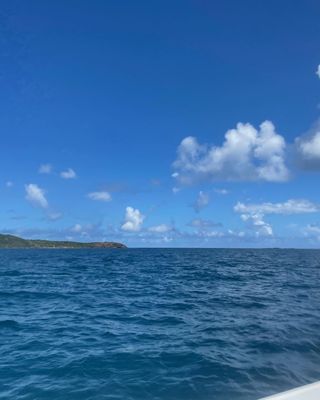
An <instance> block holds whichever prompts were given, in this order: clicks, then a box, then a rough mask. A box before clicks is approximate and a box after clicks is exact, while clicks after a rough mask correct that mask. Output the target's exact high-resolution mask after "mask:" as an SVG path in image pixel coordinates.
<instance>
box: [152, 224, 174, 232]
mask: <svg viewBox="0 0 320 400" xmlns="http://www.w3.org/2000/svg"><path fill="white" fill-rule="evenodd" d="M172 230H173V228H172V226H170V225H166V224H160V225H155V226H151V227H150V228H148V231H149V232H154V233H167V232H170V231H172Z"/></svg>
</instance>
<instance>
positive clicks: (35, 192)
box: [25, 183, 49, 208]
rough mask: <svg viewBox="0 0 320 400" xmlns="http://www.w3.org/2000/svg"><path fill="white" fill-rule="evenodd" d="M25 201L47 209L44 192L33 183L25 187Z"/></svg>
mask: <svg viewBox="0 0 320 400" xmlns="http://www.w3.org/2000/svg"><path fill="white" fill-rule="evenodd" d="M25 190H26V199H27V200H28V201H29V202H30V203H31V204H33V205H34V206H36V207H41V208H48V206H49V204H48V201H47V199H46V197H45V191H44V190H43V189H41V188H40V187H39V186H38V185H36V184H35V183H30V184H28V185H25Z"/></svg>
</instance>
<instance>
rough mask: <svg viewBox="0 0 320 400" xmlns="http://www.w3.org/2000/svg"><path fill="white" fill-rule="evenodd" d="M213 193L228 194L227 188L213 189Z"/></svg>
mask: <svg viewBox="0 0 320 400" xmlns="http://www.w3.org/2000/svg"><path fill="white" fill-rule="evenodd" d="M214 191H215V193H218V194H222V195H226V194H229V190H227V189H214Z"/></svg>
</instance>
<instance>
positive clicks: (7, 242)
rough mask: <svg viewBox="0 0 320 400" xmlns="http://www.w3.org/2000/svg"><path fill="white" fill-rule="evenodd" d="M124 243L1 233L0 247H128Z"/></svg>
mask: <svg viewBox="0 0 320 400" xmlns="http://www.w3.org/2000/svg"><path fill="white" fill-rule="evenodd" d="M126 247H127V246H125V245H124V244H122V243H117V242H89V243H82V242H71V241H58V240H57V241H56V240H29V239H22V238H20V237H18V236H13V235H3V234H0V248H6V249H17V248H20V249H22V248H33V249H97V248H112V249H123V248H126Z"/></svg>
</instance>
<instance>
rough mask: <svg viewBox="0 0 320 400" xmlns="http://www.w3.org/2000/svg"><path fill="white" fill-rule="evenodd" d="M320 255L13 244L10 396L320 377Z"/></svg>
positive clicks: (6, 360) (255, 390)
mask: <svg viewBox="0 0 320 400" xmlns="http://www.w3.org/2000/svg"><path fill="white" fill-rule="evenodd" d="M319 271H320V251H312V250H309V251H308V250H222V249H221V250H220V249H219V250H183V249H179V250H173V249H172V250H168V249H165V250H160V249H159V250H139V249H133V250H108V249H107V250H103V249H101V250H2V251H0V398H1V399H32V400H34V399H68V400H72V399H77V400H78V399H125V400H130V399H136V400H143V399H159V400H160V399H161V400H169V399H170V400H180V399H183V400H188V399H190V400H191V399H192V400H204V399H210V400H213V399H219V400H227V399H228V400H232V399H237V400H250V399H256V398H259V397H261V396H263V395H267V394H271V393H274V392H277V391H280V390H284V389H288V388H291V387H293V386H298V385H301V384H305V383H309V382H312V381H314V380H318V379H320V279H319V278H320V274H319Z"/></svg>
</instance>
